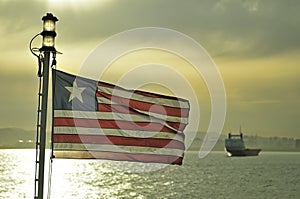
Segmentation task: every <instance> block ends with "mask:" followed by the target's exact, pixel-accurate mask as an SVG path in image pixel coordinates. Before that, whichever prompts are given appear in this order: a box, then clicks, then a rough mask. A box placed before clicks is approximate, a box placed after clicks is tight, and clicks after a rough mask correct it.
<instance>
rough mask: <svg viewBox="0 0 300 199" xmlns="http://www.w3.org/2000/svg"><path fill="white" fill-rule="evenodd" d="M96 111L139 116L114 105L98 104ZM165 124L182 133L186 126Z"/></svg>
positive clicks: (173, 123)
mask: <svg viewBox="0 0 300 199" xmlns="http://www.w3.org/2000/svg"><path fill="white" fill-rule="evenodd" d="M98 111H99V112H112V113H123V114H139V115H140V114H141V113H139V112H137V111H135V110H131V109H128V108H126V107H124V106H122V105H116V104H98ZM166 123H167V124H168V125H170V126H172V127H173V128H175V129H177V130H179V131H183V130H184V128H185V127H186V125H187V124H184V123H180V122H170V121H166Z"/></svg>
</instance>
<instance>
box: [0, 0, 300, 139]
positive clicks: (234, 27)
mask: <svg viewBox="0 0 300 199" xmlns="http://www.w3.org/2000/svg"><path fill="white" fill-rule="evenodd" d="M299 6H300V2H299V1H297V0H290V1H281V0H264V1H260V0H249V1H248V0H240V1H239V0H236V1H233V0H232V1H230V0H218V1H217V0H215V1H214V0H206V1H205V0H188V1H183V0H181V1H179V0H164V1H161V0H143V1H141V0H122V1H121V0H119V1H118V0H99V1H97V0H90V1H84V0H64V1H59V0H46V1H44V0H28V1H21V0H19V1H17V0H0V24H1V28H0V49H1V53H0V91H1V98H0V128H7V127H18V128H23V129H27V130H34V129H35V124H36V108H37V90H38V78H37V76H36V73H37V60H36V58H35V57H34V56H32V55H31V53H30V51H29V47H28V45H29V41H30V40H31V38H32V37H33V36H34V35H36V34H37V33H39V32H41V30H42V21H41V18H42V16H44V15H45V13H47V12H51V13H53V14H54V15H55V16H56V17H57V18H58V19H59V21H58V22H57V27H56V32H57V34H58V35H57V38H56V49H57V50H58V51H61V52H63V55H58V57H57V61H58V69H60V70H63V71H66V72H70V73H73V74H77V73H78V72H79V71H80V68H81V66H82V64H83V63H84V61H85V60H86V59H87V57H88V56H89V54H90V53H91V52H92V50H93V49H95V48H96V46H97V45H99V44H100V43H101V42H103V41H104V40H105V39H107V38H109V37H110V36H112V35H114V34H117V33H120V32H123V31H126V30H129V29H133V28H141V27H162V28H168V29H172V30H176V31H179V32H181V33H183V34H185V35H187V36H189V37H191V38H192V39H194V40H195V41H197V42H198V43H199V44H201V45H202V46H203V48H205V50H206V51H207V53H208V54H209V55H210V56H211V58H212V59H213V61H214V62H215V63H216V65H217V67H218V70H219V72H220V74H221V77H222V79H223V82H224V86H225V89H226V96H227V101H226V103H227V114H226V119H225V125H224V128H223V131H222V132H223V133H224V134H226V133H228V132H229V131H232V132H238V130H239V126H240V125H241V126H242V128H243V132H244V133H246V134H249V135H259V136H284V137H294V138H300V132H299V130H300V122H299V119H300V113H299V110H300V92H299V91H300V78H299V77H300V67H299V63H300V37H299V35H300V13H299V12H298V10H299ZM34 46H35V47H41V40H40V39H37V40H36V41H34ZM154 62H155V63H163V64H166V65H171V66H172V67H173V69H174V70H176V71H179V72H180V73H182V75H183V76H184V78H186V79H188V81H189V83H190V84H191V85H192V88H193V89H194V91H195V93H196V96H197V99H198V102H199V106H200V111H201V113H200V115H201V119H200V120H199V121H198V122H199V123H200V125H199V130H200V131H205V130H206V129H207V126H208V123H209V119H210V96H209V93H208V91H207V88H206V86H205V83H204V82H203V79H202V78H201V76H199V75H197V74H195V72H194V70H193V67H192V66H191V65H190V64H189V63H187V62H186V60H183V59H182V58H178V57H177V56H175V55H174V54H172V53H168V52H163V51H159V50H151V49H148V50H141V51H137V52H132V53H129V54H127V55H124V56H123V57H120V58H119V59H118V60H116V61H115V62H114V63H112V66H111V67H110V68H109V69H108V70H107V71H106V73H105V75H104V76H103V80H104V81H109V82H112V83H116V82H118V80H119V79H120V77H122V75H124V74H126V73H128V71H130V70H132V69H133V66H134V67H136V66H140V65H142V64H147V63H154ZM149 67H151V66H149ZM134 69H135V68H134ZM145 70H146V71H148V69H145ZM144 73H145V71H144ZM144 73H143V69H140V70H139V71H137V74H139V75H136V77H133V79H135V80H138V79H141V78H146V77H147V75H148V74H146V75H145V74H144ZM155 75H157V76H162V77H165V78H167V76H168V74H165V73H159V72H158V71H156V70H154V71H153V74H152V76H155ZM149 76H151V74H149ZM132 81H133V83H134V80H132ZM178 85H179V87H180V84H178ZM142 89H145V90H149V91H154V92H157V91H159V92H162V93H165V94H170V93H171V94H172V92H170V91H169V90H168V88H162V87H161V86H158V85H155V84H149V85H146V86H144V87H143V88H142ZM182 90H184V88H182ZM180 97H184V98H189V96H188V95H187V96H180Z"/></svg>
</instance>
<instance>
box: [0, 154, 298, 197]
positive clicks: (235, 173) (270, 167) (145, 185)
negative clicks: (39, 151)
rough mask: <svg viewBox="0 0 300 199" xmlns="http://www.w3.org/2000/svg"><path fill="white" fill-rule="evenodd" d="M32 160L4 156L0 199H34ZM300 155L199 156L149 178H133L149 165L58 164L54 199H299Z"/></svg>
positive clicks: (188, 157) (59, 161)
mask: <svg viewBox="0 0 300 199" xmlns="http://www.w3.org/2000/svg"><path fill="white" fill-rule="evenodd" d="M48 154H49V153H48ZM34 155H35V151H34V150H0V158H1V162H0V198H1V199H2V198H3V199H4V198H5V199H21V198H33V191H34ZM299 155H300V153H264V152H263V153H262V154H261V155H260V156H258V157H245V158H228V157H225V155H224V154H223V153H216V152H213V153H212V154H210V155H209V156H207V157H206V158H204V159H198V158H197V157H198V156H197V152H195V153H187V155H186V157H185V160H184V165H183V166H167V167H165V168H163V169H161V170H158V171H155V172H145V173H141V172H137V173H135V172H132V171H133V169H132V168H135V167H138V166H140V167H141V168H140V169H142V168H147V166H146V167H144V165H145V164H131V163H130V164H128V163H127V162H113V161H104V160H71V159H68V160H66V159H54V161H53V174H52V187H51V198H54V199H62V198H67V199H69V198H70V199H98V198H99V199H100V198H101V199H102V198H116V199H118V198H180V199H181V198H297V197H298V196H299V195H300V189H299V179H300V170H299V169H300V158H299ZM133 165H134V166H133ZM47 166H48V164H47ZM122 167H123V168H122ZM46 171H48V169H47V168H46ZM45 192H46V193H47V191H45Z"/></svg>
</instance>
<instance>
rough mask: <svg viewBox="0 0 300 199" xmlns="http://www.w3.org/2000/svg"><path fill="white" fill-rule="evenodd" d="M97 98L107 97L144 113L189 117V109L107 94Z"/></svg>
mask: <svg viewBox="0 0 300 199" xmlns="http://www.w3.org/2000/svg"><path fill="white" fill-rule="evenodd" d="M96 96H97V97H105V98H107V99H110V100H111V101H113V102H116V103H118V104H122V105H123V106H127V107H130V108H134V109H138V110H142V111H150V112H153V113H159V114H163V115H169V116H176V117H188V114H189V109H188V108H182V109H181V108H176V107H169V106H165V105H164V106H162V105H157V104H154V103H149V102H142V101H138V100H134V99H127V98H123V97H118V96H112V95H109V94H107V93H103V92H99V91H98V92H97V93H96Z"/></svg>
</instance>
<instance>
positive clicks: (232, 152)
mask: <svg viewBox="0 0 300 199" xmlns="http://www.w3.org/2000/svg"><path fill="white" fill-rule="evenodd" d="M225 150H226V152H227V155H228V156H257V155H258V154H259V152H260V151H261V149H258V148H257V149H249V148H246V147H245V142H244V139H243V133H242V132H241V128H240V133H239V134H236V135H234V134H232V133H229V134H228V138H227V139H225Z"/></svg>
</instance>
